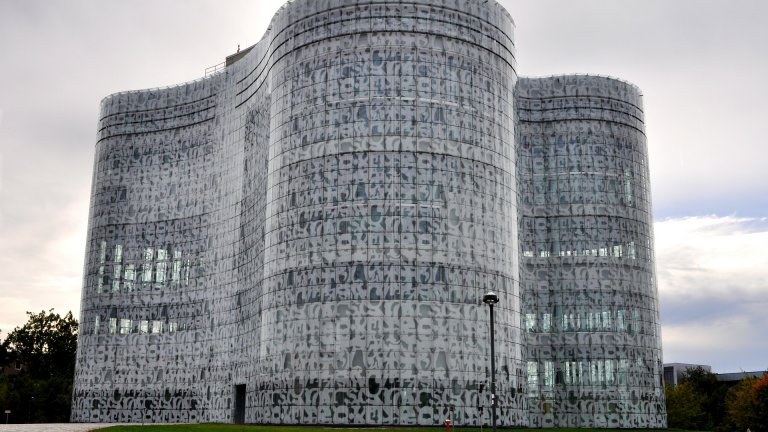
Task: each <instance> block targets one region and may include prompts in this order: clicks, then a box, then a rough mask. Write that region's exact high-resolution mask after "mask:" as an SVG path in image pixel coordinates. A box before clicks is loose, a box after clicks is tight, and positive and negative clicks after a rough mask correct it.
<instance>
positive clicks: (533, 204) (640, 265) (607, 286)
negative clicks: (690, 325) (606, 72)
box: [516, 75, 666, 428]
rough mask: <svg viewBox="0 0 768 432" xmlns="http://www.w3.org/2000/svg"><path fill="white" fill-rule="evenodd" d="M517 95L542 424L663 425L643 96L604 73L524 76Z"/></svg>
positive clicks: (535, 382) (527, 324) (523, 252)
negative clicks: (543, 76)
mask: <svg viewBox="0 0 768 432" xmlns="http://www.w3.org/2000/svg"><path fill="white" fill-rule="evenodd" d="M516 103H517V107H516V109H517V113H518V119H519V124H518V129H517V151H518V166H517V169H518V174H517V178H518V183H517V184H518V188H519V193H518V202H519V208H518V210H519V215H518V217H519V219H520V234H519V235H520V256H521V272H520V279H521V297H522V301H523V305H522V308H521V309H522V316H521V320H522V322H523V328H524V331H525V333H524V334H525V338H524V340H525V349H524V361H525V363H526V384H527V385H526V387H527V398H528V401H529V416H528V417H529V421H530V425H531V426H535V427H620V428H633V427H635V428H636V427H644V428H663V427H665V426H666V414H665V409H664V392H663V387H662V384H661V373H662V367H661V362H662V360H661V338H660V334H659V318H658V304H657V292H656V283H655V278H654V264H653V252H652V250H653V249H652V245H653V232H652V225H651V223H652V214H651V204H650V193H649V186H650V182H649V179H648V162H647V157H648V150H647V148H646V138H645V131H644V125H643V106H642V98H641V95H640V92H639V90H638V89H637V88H636V87H634V86H633V85H631V84H628V83H625V82H623V81H619V80H616V79H611V78H605V77H598V76H585V75H569V76H555V77H548V78H521V79H520V81H519V82H518V86H517V89H516Z"/></svg>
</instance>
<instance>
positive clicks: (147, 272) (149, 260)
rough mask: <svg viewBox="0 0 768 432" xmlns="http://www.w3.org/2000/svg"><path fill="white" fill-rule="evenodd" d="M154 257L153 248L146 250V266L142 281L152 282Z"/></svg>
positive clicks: (142, 273)
mask: <svg viewBox="0 0 768 432" xmlns="http://www.w3.org/2000/svg"><path fill="white" fill-rule="evenodd" d="M153 256H154V250H152V248H146V249H144V264H143V266H142V270H141V275H142V281H143V282H145V283H147V282H152V258H153Z"/></svg>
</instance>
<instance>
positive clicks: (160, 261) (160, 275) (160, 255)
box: [155, 249, 168, 284]
mask: <svg viewBox="0 0 768 432" xmlns="http://www.w3.org/2000/svg"><path fill="white" fill-rule="evenodd" d="M167 253H168V252H167V251H166V250H165V249H158V250H157V265H155V282H156V283H158V284H162V283H164V282H165V269H166V268H167V266H168V263H167V262H166V258H167Z"/></svg>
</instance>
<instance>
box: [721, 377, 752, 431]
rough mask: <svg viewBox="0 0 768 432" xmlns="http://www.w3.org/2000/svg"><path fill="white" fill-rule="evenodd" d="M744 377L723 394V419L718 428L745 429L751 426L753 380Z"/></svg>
mask: <svg viewBox="0 0 768 432" xmlns="http://www.w3.org/2000/svg"><path fill="white" fill-rule="evenodd" d="M755 381H756V380H755V379H754V378H751V377H745V378H744V379H742V380H741V381H739V382H738V383H737V384H736V385H734V386H733V387H731V388H730V389H729V390H728V393H727V394H726V395H725V413H726V414H725V419H724V421H723V423H722V424H721V425H720V428H719V429H720V430H744V431H745V430H747V428H749V427H750V426H751V424H750V423H751V419H750V417H751V416H752V405H753V395H752V394H753V392H754V389H753V387H754V382H755Z"/></svg>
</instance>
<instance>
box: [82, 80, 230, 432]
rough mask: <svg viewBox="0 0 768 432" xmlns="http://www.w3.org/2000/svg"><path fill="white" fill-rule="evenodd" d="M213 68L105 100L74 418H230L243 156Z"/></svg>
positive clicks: (134, 419)
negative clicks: (225, 130)
mask: <svg viewBox="0 0 768 432" xmlns="http://www.w3.org/2000/svg"><path fill="white" fill-rule="evenodd" d="M223 78H224V76H223V75H217V76H214V77H210V78H208V79H203V80H199V81H195V82H191V83H187V84H182V85H179V86H175V87H170V88H165V89H152V90H142V91H133V92H124V93H118V94H114V95H111V96H109V97H107V98H105V99H104V100H103V101H102V104H101V114H100V119H99V132H98V140H97V144H96V156H95V164H94V174H93V186H92V194H91V212H90V220H89V233H88V241H87V250H86V262H85V277H84V282H83V296H82V305H81V314H80V317H81V327H80V335H79V340H78V357H77V371H76V375H75V382H74V392H73V394H74V398H73V407H72V419H73V420H74V421H85V422H87V421H95V422H141V421H148V422H196V421H216V420H218V421H224V420H227V419H228V413H229V410H228V409H227V408H226V402H225V399H224V397H225V396H229V392H230V382H229V379H228V378H227V376H228V375H229V374H231V364H230V361H229V350H230V346H231V344H232V339H233V337H234V336H235V334H236V330H235V329H236V326H237V315H236V310H235V307H236V305H235V304H234V301H233V298H234V295H235V292H236V289H237V280H236V278H235V274H234V262H233V261H232V260H228V259H224V258H225V257H231V256H232V255H233V253H232V248H233V245H234V244H235V243H236V241H237V237H236V231H235V230H234V229H233V228H232V227H233V224H234V223H236V221H237V217H238V211H239V210H238V203H239V196H240V186H239V185H240V180H239V178H240V174H241V173H242V157H237V158H235V157H231V155H230V154H229V152H228V150H227V148H226V146H225V145H224V142H223V140H222V139H221V138H220V137H221V135H222V134H221V133H220V131H219V124H220V122H221V120H222V116H223V112H224V111H223V109H222V105H221V99H220V95H219V92H220V91H221V89H222V87H223V83H224V79H223Z"/></svg>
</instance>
